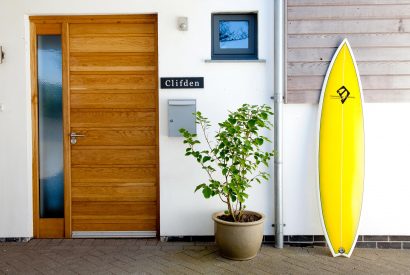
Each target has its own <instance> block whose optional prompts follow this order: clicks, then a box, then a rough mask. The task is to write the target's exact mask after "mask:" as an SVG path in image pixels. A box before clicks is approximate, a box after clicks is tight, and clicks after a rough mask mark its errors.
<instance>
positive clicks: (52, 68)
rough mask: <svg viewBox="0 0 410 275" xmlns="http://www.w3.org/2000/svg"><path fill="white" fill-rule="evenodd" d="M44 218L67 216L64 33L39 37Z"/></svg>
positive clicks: (38, 63) (41, 170)
mask: <svg viewBox="0 0 410 275" xmlns="http://www.w3.org/2000/svg"><path fill="white" fill-rule="evenodd" d="M37 43H38V44H37V49H38V51H37V58H38V60H37V66H38V68H37V72H38V120H39V121H38V122H39V129H38V130H39V131H38V132H39V173H40V183H39V184H40V188H39V189H40V217H41V218H63V217H64V173H63V112H62V109H63V106H62V51H61V35H39V36H37Z"/></svg>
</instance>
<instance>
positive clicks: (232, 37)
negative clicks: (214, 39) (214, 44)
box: [219, 20, 249, 49]
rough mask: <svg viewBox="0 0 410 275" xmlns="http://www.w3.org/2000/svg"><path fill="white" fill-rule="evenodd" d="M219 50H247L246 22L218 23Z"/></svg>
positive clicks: (247, 31)
mask: <svg viewBox="0 0 410 275" xmlns="http://www.w3.org/2000/svg"><path fill="white" fill-rule="evenodd" d="M219 45H220V47H221V49H247V48H248V47H249V22H248V21H226V20H221V21H219Z"/></svg>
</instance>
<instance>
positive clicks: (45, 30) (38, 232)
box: [29, 14, 160, 238]
mask: <svg viewBox="0 0 410 275" xmlns="http://www.w3.org/2000/svg"><path fill="white" fill-rule="evenodd" d="M147 15H148V14H142V15H90V16H86V15H78V16H30V17H29V21H30V77H31V117H32V188H33V236H34V238H72V226H71V223H72V217H71V169H70V163H71V158H70V156H71V144H70V136H69V135H70V83H69V80H70V69H69V64H70V62H69V55H70V53H69V24H70V23H97V22H106V23H113V22H117V21H118V20H119V19H121V20H122V21H130V22H132V21H135V20H136V19H141V18H142V19H144V17H146V16H147ZM150 15H151V16H153V18H154V19H155V27H156V39H155V51H156V55H155V59H156V72H155V75H156V79H157V81H156V83H157V84H156V91H157V92H156V93H155V102H156V159H157V163H156V167H157V173H156V178H157V191H156V192H157V206H156V207H157V211H156V215H157V217H156V224H157V226H156V227H157V228H156V231H157V238H159V237H160V180H159V171H160V166H159V102H158V97H159V95H158V94H159V92H158V79H159V77H158V65H159V63H158V15H157V14H150ZM39 34H40V35H41V34H44V35H46V34H50V35H51V34H61V39H62V93H63V95H62V99H63V100H62V101H63V102H62V104H63V163H64V218H63V219H41V218H40V211H39V197H40V196H39V193H40V192H39V146H38V142H39V133H38V125H39V124H38V79H37V77H38V75H37V35H39ZM53 220H55V221H53ZM57 220H58V221H57ZM42 231H44V233H42Z"/></svg>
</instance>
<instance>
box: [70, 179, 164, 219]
mask: <svg viewBox="0 0 410 275" xmlns="http://www.w3.org/2000/svg"><path fill="white" fill-rule="evenodd" d="M71 192H72V193H71V197H72V201H87V202H116V201H128V202H156V200H157V195H156V187H155V186H152V187H146V186H142V187H139V186H137V187H116V186H110V187H100V186H93V187H72V188H71ZM124 214H126V212H125V213H123V215H124ZM141 214H142V213H141Z"/></svg>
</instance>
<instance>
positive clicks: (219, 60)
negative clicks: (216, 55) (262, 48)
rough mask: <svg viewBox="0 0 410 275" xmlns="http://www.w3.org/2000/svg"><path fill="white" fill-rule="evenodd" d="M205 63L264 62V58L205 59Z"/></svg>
mask: <svg viewBox="0 0 410 275" xmlns="http://www.w3.org/2000/svg"><path fill="white" fill-rule="evenodd" d="M205 63H266V59H232V60H229V59H205Z"/></svg>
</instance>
